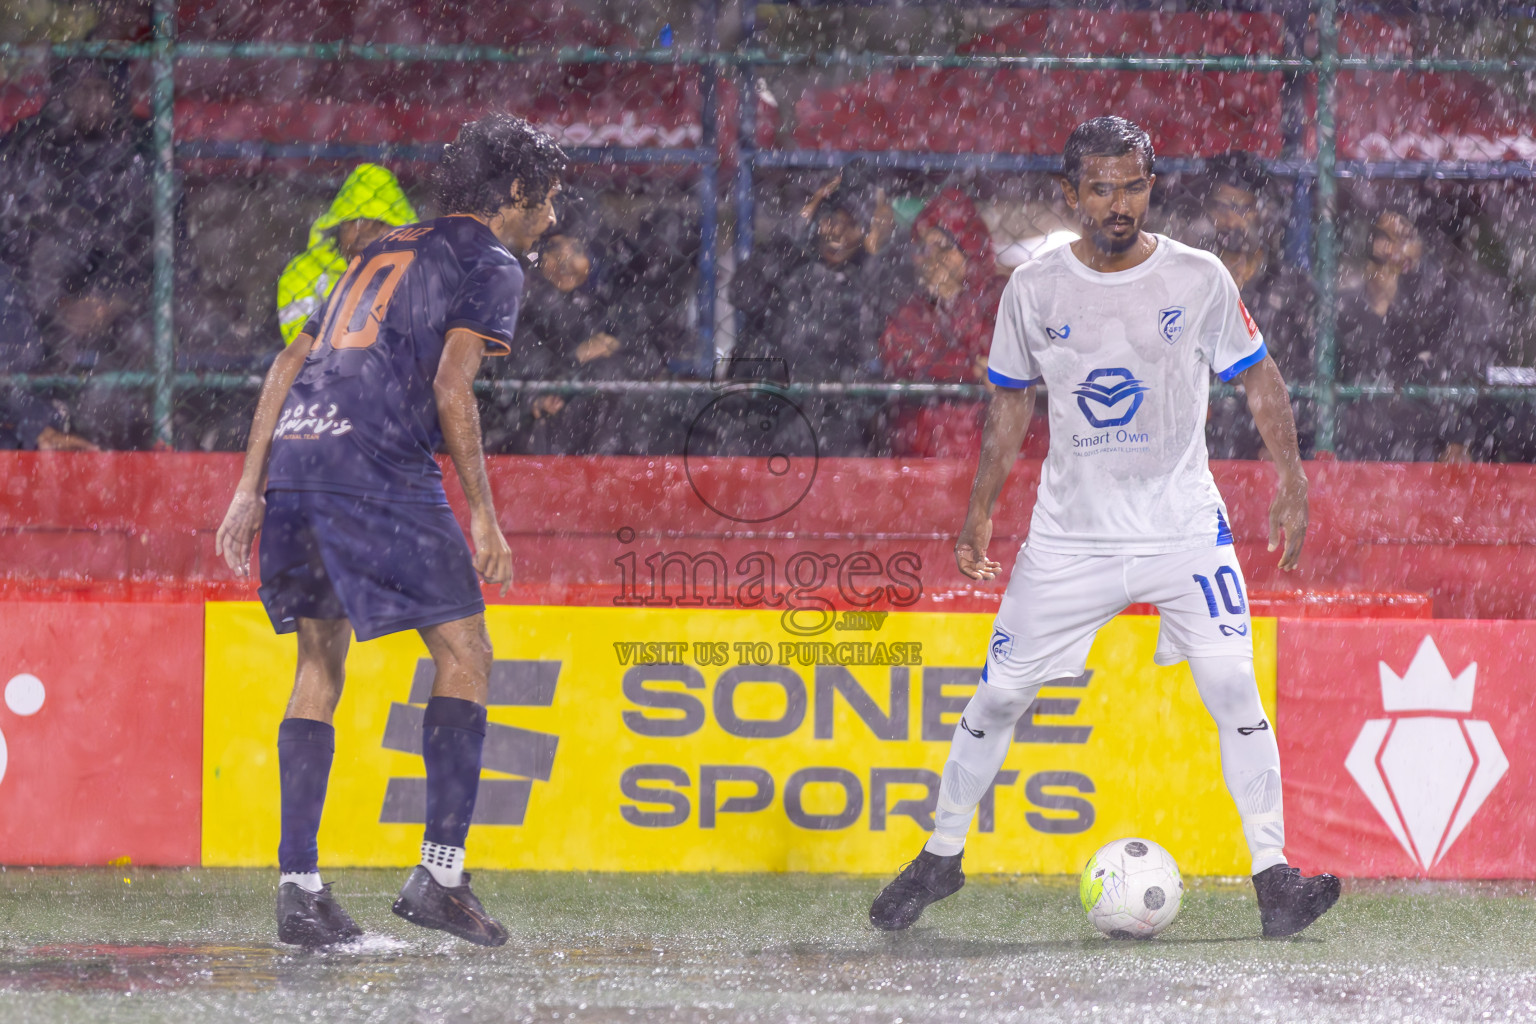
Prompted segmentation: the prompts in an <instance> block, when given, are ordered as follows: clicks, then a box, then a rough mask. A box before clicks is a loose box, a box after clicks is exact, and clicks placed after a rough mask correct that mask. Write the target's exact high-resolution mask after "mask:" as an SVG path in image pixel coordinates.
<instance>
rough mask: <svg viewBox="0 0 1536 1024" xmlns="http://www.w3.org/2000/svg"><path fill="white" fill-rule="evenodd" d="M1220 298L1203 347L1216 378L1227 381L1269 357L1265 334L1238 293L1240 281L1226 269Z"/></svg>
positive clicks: (1208, 319)
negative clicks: (1260, 330)
mask: <svg viewBox="0 0 1536 1024" xmlns="http://www.w3.org/2000/svg"><path fill="white" fill-rule="evenodd" d="M1215 291H1216V298H1215V300H1214V302H1213V304H1212V306H1211V310H1210V312H1209V313H1208V314H1207V315H1206V317H1205V323H1204V326H1203V336H1202V337H1201V339H1200V343H1201V347H1202V348H1203V349H1204V350H1205V353H1206V355H1207V357H1208V358H1209V359H1210V363H1211V368H1212V369H1213V370H1215V371H1216V376H1218V377H1220V378H1221V379H1222V380H1224V381H1229V380H1231V379H1232V378H1233V377H1236V376H1237V375H1238V374H1240V373H1242V372H1243V371H1244V370H1246V369H1248V367H1250V366H1253V365H1254V364H1256V363H1258V362H1261V361H1262V360H1263V359H1264V357H1265V356H1266V355H1267V354H1268V350H1267V349H1266V348H1265V347H1264V335H1262V334H1260V333H1259V325H1258V324H1256V323H1254V322H1253V317H1251V316H1249V315H1248V310H1247V309H1246V308H1245V307H1244V306H1243V300H1242V297H1241V296H1240V295H1239V294H1238V290H1237V282H1235V281H1233V280H1232V275H1231V274H1229V273H1227V269H1226V267H1222V268H1221V269H1220V271H1219V272H1218V273H1217V275H1216V285H1215Z"/></svg>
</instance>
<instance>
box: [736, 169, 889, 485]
mask: <svg viewBox="0 0 1536 1024" xmlns="http://www.w3.org/2000/svg"><path fill="white" fill-rule="evenodd" d="M800 219H801V223H802V225H803V226H804V230H806V231H807V232H808V235H807V236H806V237H804V239H803V241H800V240H790V241H788V242H786V241H779V242H770V243H769V244H768V245H765V246H764V247H763V248H762V249H761V250H759V251H758V252H756V253H754V254H753V255H752V256H751V257H750V258H748V259H747V260H746V261H744V262H743V263H742V265H741V266H739V267H737V268H736V276H735V278H734V280H733V281H732V282H731V300H732V302H733V303H734V304H735V305H736V307H737V308H738V309H740V310H742V311H743V313H744V314H745V318H746V320H747V325H748V329H747V332H746V337H744V338H743V339H742V340H741V344H740V345H738V347H737V349H736V350H735V354H736V355H740V356H745V357H751V358H766V359H779V360H783V363H784V364H785V365H786V366H787V367H788V370H789V377H790V380H791V381H792V382H794V383H806V382H834V383H837V382H841V383H852V382H856V381H867V380H875V379H878V377H879V365H880V347H879V339H880V332H881V330H882V329H883V328H884V326H885V321H886V318H887V316H888V315H889V314H890V312H891V309H892V307H893V306H894V304H895V300H896V299H897V298H899V297H900V296H901V295H902V294H905V291H904V289H903V288H902V282H903V279H904V274H905V268H904V267H903V266H902V260H901V257H900V255H899V253H898V252H897V251H896V247H894V246H892V245H891V244H890V243H891V236H892V234H893V232H894V228H895V223H896V220H895V211H894V210H893V208H892V206H891V203H890V201H889V199H888V198H887V197H886V194H885V190H884V189H883V188H880V187H878V186H876V185H875V184H874V183H873V182H872V181H870V180H869V179H868V177H867V175H866V174H864V173H863V172H862V169H861V168H857V167H850V168H848V169H847V170H845V171H843V172H840V173H838V174H837V175H835V176H834V177H833V178H832V179H831V180H830V181H828V182H826V183H825V184H823V185H822V186H821V187H820V188H819V189H817V190H816V192H815V193H814V194H813V195H812V196H811V198H810V201H809V202H807V203H806V204H805V206H804V208H803V209H802V210H801V212H800ZM800 406H801V410H802V411H803V412H804V413H805V415H806V417H807V418H808V419H809V421H810V422H811V424H812V427H813V429H814V430H815V431H816V433H817V437H818V442H819V450H820V452H821V454H823V455H863V454H866V453H867V452H868V450H869V447H870V443H871V441H872V439H873V421H874V419H875V418H876V415H877V414H878V410H879V405H878V404H877V403H872V402H870V401H868V400H859V399H847V398H843V399H836V400H831V399H829V400H822V399H807V400H805V401H803V402H801V403H800Z"/></svg>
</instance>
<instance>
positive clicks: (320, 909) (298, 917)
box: [277, 882, 363, 949]
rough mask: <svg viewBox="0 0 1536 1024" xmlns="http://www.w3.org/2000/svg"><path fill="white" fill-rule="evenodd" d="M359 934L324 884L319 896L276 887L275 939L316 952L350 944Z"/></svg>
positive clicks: (297, 887) (290, 886) (286, 884)
mask: <svg viewBox="0 0 1536 1024" xmlns="http://www.w3.org/2000/svg"><path fill="white" fill-rule="evenodd" d="M362 934H363V930H362V929H361V928H359V927H358V926H357V922H356V921H354V920H352V917H351V915H349V914H348V913H347V912H346V911H345V910H343V909H342V907H341V904H340V903H338V902H336V897H335V896H333V895H331V884H330V883H329V882H327V883H326V884H325V885H324V886H323V887H321V889H320V891H319V892H310V891H309V890H308V889H306V888H304V887H303V886H302V885H295V884H294V883H292V882H284V883H283V884H282V885H279V886H278V887H277V938H278V941H280V942H286V943H289V944H290V945H294V946H304V947H306V948H309V949H316V948H319V947H321V946H335V945H338V944H340V943H343V942H351V941H353V940H354V939H357V938H358V937H359V936H361V935H362Z"/></svg>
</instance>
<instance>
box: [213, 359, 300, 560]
mask: <svg viewBox="0 0 1536 1024" xmlns="http://www.w3.org/2000/svg"><path fill="white" fill-rule="evenodd" d="M313 343H314V339H313V338H311V337H310V336H309V335H307V334H301V335H299V336H298V338H296V339H295V340H294V342H293V344H291V345H289V346H288V347H287V348H285V349H283V350H282V351H281V352H279V353H278V355H277V358H276V359H274V360H273V361H272V368H271V369H270V370H268V371H267V379H266V381H265V382H263V383H262V385H261V397H260V398H259V399H258V400H257V402H256V415H255V416H254V417H252V420H251V437H250V440H249V441H247V442H246V445H245V467H244V469H242V470H241V472H240V482H239V484H237V485H236V486H235V495H234V497H233V498H231V499H230V501H229V510H228V511H227V512H225V513H224V522H223V523H221V524H220V525H219V532H218V534H217V535H216V536H215V537H214V541H213V546H214V550H215V551H216V552H217V553H218V554H219V555H220V556H222V557H223V559H224V562H225V564H227V565H228V566H229V567H230V568H231V569H233V570H234V571H235V574H236V575H238V576H249V575H250V574H251V545H252V543H254V542H255V540H256V533H257V531H258V530H260V529H261V520H262V517H263V515H264V514H265V512H266V507H267V503H266V499H265V498H263V497H262V492H263V491H265V490H266V485H267V458H268V457H269V456H270V455H271V454H272V432H273V431H274V430H276V429H277V419H278V417H279V416H280V415H281V414H282V411H283V403H284V402H286V401H287V400H288V390H289V389H290V388H292V387H293V381H294V379H295V378H296V377H298V375H299V371H300V370H301V369H303V367H304V360H305V359H306V358H307V357H308V356H309V348H310V345H312V344H313Z"/></svg>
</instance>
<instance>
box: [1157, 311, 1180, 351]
mask: <svg viewBox="0 0 1536 1024" xmlns="http://www.w3.org/2000/svg"><path fill="white" fill-rule="evenodd" d="M1157 331H1158V333H1159V334H1161V335H1162V336H1163V340H1164V341H1166V342H1167V343H1168V344H1170V345H1172V344H1173V343H1174V342H1176V341H1178V340H1179V335H1181V334H1183V333H1184V307H1183V306H1169V307H1168V308H1167V309H1160V310H1158V311H1157Z"/></svg>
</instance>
